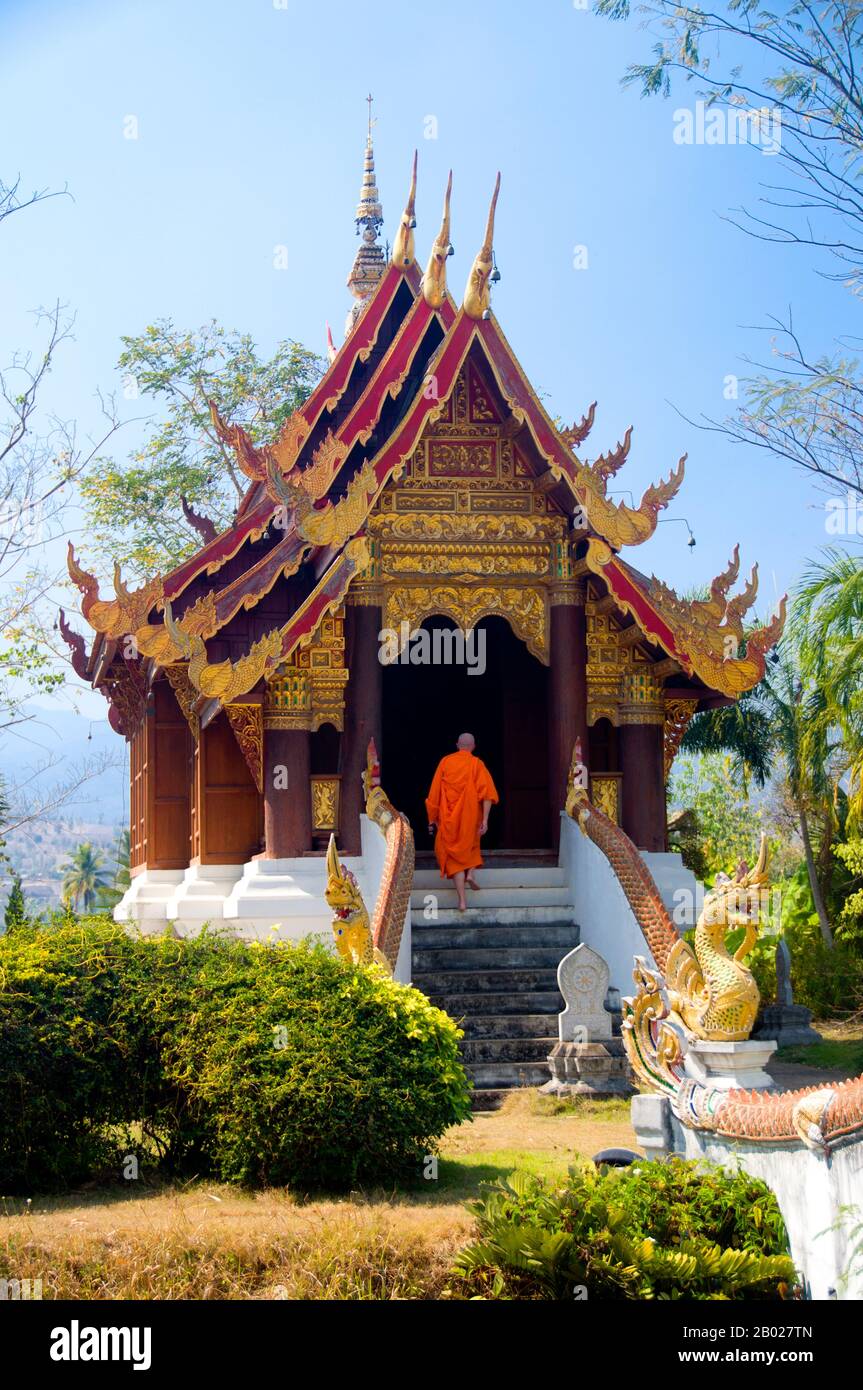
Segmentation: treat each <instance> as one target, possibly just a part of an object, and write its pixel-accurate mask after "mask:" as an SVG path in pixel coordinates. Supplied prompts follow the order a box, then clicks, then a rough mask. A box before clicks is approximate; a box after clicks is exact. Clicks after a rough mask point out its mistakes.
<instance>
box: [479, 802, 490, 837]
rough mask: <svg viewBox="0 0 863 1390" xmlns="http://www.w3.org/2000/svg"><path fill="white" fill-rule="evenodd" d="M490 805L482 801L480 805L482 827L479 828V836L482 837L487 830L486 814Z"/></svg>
mask: <svg viewBox="0 0 863 1390" xmlns="http://www.w3.org/2000/svg"><path fill="white" fill-rule="evenodd" d="M492 804H493V803H492V802H491V801H484V802H483V803H482V825H481V826H480V828H479V833H480V835H484V834H485V832H486V831H487V830H488V813H489V811H490V810H491V808H492Z"/></svg>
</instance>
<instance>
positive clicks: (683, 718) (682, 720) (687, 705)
mask: <svg viewBox="0 0 863 1390" xmlns="http://www.w3.org/2000/svg"><path fill="white" fill-rule="evenodd" d="M697 709H698V699H697V697H693V698H692V699H683V698H679V697H671V698H668V699H666V701H665V736H664V740H663V761H664V765H665V780H666V782H667V781H668V777H669V774H670V772H671V764H672V763H673V762H674V759H675V758H676V757H677V751H678V749H679V748H680V744H681V742H682V740H683V735H684V734H685V733H686V730H687V728H688V727H689V721H690V720H691V719H692V717H693V715H694V714H695V713H696V711H697Z"/></svg>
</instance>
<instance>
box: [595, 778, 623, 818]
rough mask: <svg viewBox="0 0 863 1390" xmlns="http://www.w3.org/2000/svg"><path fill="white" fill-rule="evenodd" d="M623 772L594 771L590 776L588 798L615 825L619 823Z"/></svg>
mask: <svg viewBox="0 0 863 1390" xmlns="http://www.w3.org/2000/svg"><path fill="white" fill-rule="evenodd" d="M622 786H623V774H622V773H620V772H594V773H592V774H591V778H590V799H591V801H592V802H593V804H594V806H595V807H596V808H597V810H598V811H602V812H603V813H604V814H605V815H606V816H608V819H609V820H613V821H614V824H615V825H620V818H621V807H620V798H621V791H622Z"/></svg>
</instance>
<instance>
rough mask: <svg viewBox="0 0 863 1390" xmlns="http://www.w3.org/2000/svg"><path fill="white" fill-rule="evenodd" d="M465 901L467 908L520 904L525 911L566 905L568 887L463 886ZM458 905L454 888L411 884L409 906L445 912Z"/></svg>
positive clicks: (552, 885) (563, 885)
mask: <svg viewBox="0 0 863 1390" xmlns="http://www.w3.org/2000/svg"><path fill="white" fill-rule="evenodd" d="M467 901H468V904H469V906H470V908H471V909H475V908H486V909H488V908H490V907H510V908H511V907H515V908H520V907H523V908H524V909H526V910H528V911H529V910H530V909H531V908H537V907H569V906H570V902H569V887H568V885H567V884H565V883H562V884H546V885H544V886H543V887H534V888H506V887H503V888H497V887H494V888H480V890H479V892H472V891H471V890H470V889H467ZM457 906H458V894H457V893H456V891H455V889H454V888H449V887H447V888H444V887H442V886H441V885H440V884H439V883H438V884H437V885H436V886H435V887H434V888H417V887H414V889H413V891H412V893H411V907H412V908H414V909H416V910H418V909H420V908H425V909H426V910H428V909H429V907H436V908H437V910H438V911H439V912H440V911H445V910H447V909H451V908H456V907H457Z"/></svg>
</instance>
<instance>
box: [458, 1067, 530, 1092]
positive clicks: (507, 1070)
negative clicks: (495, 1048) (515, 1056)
mask: <svg viewBox="0 0 863 1390" xmlns="http://www.w3.org/2000/svg"><path fill="white" fill-rule="evenodd" d="M465 1071H466V1072H467V1074H468V1076H469V1077H470V1079H471V1081H472V1082H473V1084H474V1087H475V1089H476V1090H478V1091H479V1090H484V1089H485V1088H486V1087H498V1086H543V1085H544V1084H545V1082H546V1081H550V1080H551V1072H550V1071H549V1069H548V1063H547V1062H545V1061H543V1062H474V1063H470V1064H466V1065H465Z"/></svg>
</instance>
